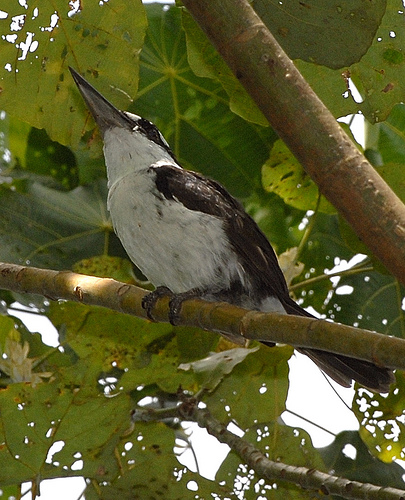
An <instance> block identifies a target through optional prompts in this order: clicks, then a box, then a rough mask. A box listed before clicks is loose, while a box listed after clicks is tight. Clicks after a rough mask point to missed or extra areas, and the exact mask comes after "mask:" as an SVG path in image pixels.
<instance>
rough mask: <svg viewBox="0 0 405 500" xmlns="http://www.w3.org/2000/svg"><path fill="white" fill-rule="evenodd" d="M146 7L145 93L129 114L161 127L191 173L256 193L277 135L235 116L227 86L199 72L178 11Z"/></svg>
mask: <svg viewBox="0 0 405 500" xmlns="http://www.w3.org/2000/svg"><path fill="white" fill-rule="evenodd" d="M146 8H147V13H148V20H149V29H148V32H147V36H146V39H145V45H144V48H143V50H142V53H141V68H140V85H139V92H138V95H137V99H136V100H135V102H134V103H133V104H132V105H131V106H130V108H129V110H130V111H132V112H134V113H136V114H138V115H141V116H145V117H146V118H148V119H149V120H151V121H153V122H154V123H156V125H157V126H158V128H159V129H160V130H161V131H162V133H163V135H164V136H165V137H166V139H167V140H168V142H169V144H170V145H171V147H172V149H173V151H174V152H175V154H176V155H177V157H178V159H179V161H180V163H181V164H182V165H183V166H184V167H185V168H189V169H192V170H197V171H199V172H202V173H203V174H205V175H207V176H210V177H213V178H214V179H215V180H217V181H219V182H222V183H223V184H225V185H226V186H227V187H228V188H229V190H230V191H231V192H232V193H233V194H234V195H235V196H246V195H248V194H250V193H251V191H252V190H253V189H255V188H256V187H257V186H258V185H259V181H260V168H261V166H262V164H263V163H264V161H265V160H266V158H267V156H268V152H269V148H270V147H271V144H272V142H273V141H274V140H275V134H274V133H273V132H272V131H271V130H270V129H269V128H268V127H266V128H260V127H255V126H254V125H252V124H250V123H247V122H246V121H245V120H242V119H241V118H239V117H238V116H236V115H235V114H233V113H231V112H230V111H229V105H228V98H227V96H226V94H225V93H224V92H223V90H222V87H221V85H220V84H219V83H218V82H217V81H216V80H212V79H207V78H201V77H199V76H196V75H195V74H194V73H193V71H192V69H191V68H190V65H189V63H188V61H187V58H186V56H185V54H186V51H187V48H186V40H185V36H184V32H183V31H182V27H181V14H180V10H179V9H178V8H175V7H171V8H170V9H165V10H163V9H162V8H161V6H160V5H158V4H154V5H148V6H147V7H146Z"/></svg>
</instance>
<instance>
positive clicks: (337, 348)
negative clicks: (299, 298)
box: [0, 263, 405, 370]
mask: <svg viewBox="0 0 405 500" xmlns="http://www.w3.org/2000/svg"><path fill="white" fill-rule="evenodd" d="M0 289H4V290H10V291H14V292H18V293H36V294H39V295H43V296H44V297H47V298H49V299H52V300H60V299H62V300H72V301H75V302H81V303H83V304H88V305H98V306H102V307H107V308H109V309H113V310H115V311H119V312H122V313H126V314H131V315H135V316H138V317H141V318H146V313H145V311H144V309H143V308H142V305H141V302H142V298H143V297H144V296H145V294H146V293H149V292H148V291H146V290H144V289H142V288H138V287H136V286H133V285H128V284H126V283H120V282H119V281H115V280H113V279H110V278H96V277H94V276H86V275H83V274H76V273H72V272H68V271H52V270H47V269H38V268H34V267H24V266H19V265H16V264H4V263H0ZM153 314H154V317H155V319H156V320H157V321H168V299H167V298H166V299H165V298H164V299H161V300H159V301H158V303H157V305H156V307H155V309H154V311H153ZM179 325H185V326H197V327H200V328H203V329H205V330H211V331H216V332H218V333H221V334H223V335H225V336H228V337H229V336H230V337H231V338H232V339H233V340H234V341H235V342H238V341H239V343H244V341H245V340H246V339H251V340H266V341H271V342H279V343H283V344H289V345H292V346H295V347H309V348H315V349H321V350H325V351H329V352H335V353H339V354H344V355H346V356H354V357H356V358H360V359H364V360H367V361H372V362H374V363H376V364H378V365H381V366H386V367H388V368H393V369H395V368H399V369H402V370H404V369H405V340H402V339H398V338H396V337H389V336H387V335H381V334H378V333H373V332H369V331H368V330H363V329H360V328H354V327H350V326H346V325H341V324H338V323H331V322H328V321H324V320H317V319H312V318H305V317H301V316H289V315H283V314H274V313H261V312H258V311H248V310H246V309H242V308H240V307H236V306H233V305H231V304H226V303H219V302H206V301H203V300H197V299H195V300H188V301H186V302H184V304H183V306H182V311H181V317H180V319H179Z"/></svg>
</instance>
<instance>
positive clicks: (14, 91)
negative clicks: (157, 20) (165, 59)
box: [0, 0, 146, 147]
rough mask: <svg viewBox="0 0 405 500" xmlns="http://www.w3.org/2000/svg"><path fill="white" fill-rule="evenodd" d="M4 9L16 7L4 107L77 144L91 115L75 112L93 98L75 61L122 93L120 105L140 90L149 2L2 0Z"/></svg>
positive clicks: (4, 50)
mask: <svg viewBox="0 0 405 500" xmlns="http://www.w3.org/2000/svg"><path fill="white" fill-rule="evenodd" d="M0 10H2V11H3V12H5V13H7V14H8V16H7V18H5V19H3V20H2V23H3V29H2V34H3V41H2V44H1V48H0V67H1V68H2V73H1V78H2V109H3V110H5V111H7V112H8V113H10V114H12V115H13V116H16V117H18V118H20V119H21V120H24V121H26V122H28V123H30V124H31V125H32V126H34V127H36V128H45V129H46V131H47V132H48V135H49V136H50V138H51V139H52V140H56V141H58V142H60V143H61V144H72V145H74V146H75V147H77V145H78V143H79V140H80V138H81V136H82V133H83V130H84V129H85V128H87V127H88V125H86V122H88V120H87V119H86V120H84V119H82V120H79V119H77V114H76V113H74V112H72V111H74V110H75V109H77V108H78V109H80V110H81V111H82V113H83V116H84V109H85V106H84V103H83V102H82V100H81V98H80V96H79V95H78V93H77V92H76V91H73V85H72V80H71V77H70V74H69V72H68V70H67V66H68V65H69V64H70V65H71V66H74V67H75V68H76V69H77V70H79V71H81V70H82V69H84V68H86V69H87V76H91V77H92V79H93V78H97V87H98V89H99V90H100V91H101V92H102V93H103V94H105V95H106V96H107V97H108V98H110V97H111V96H112V95H114V100H115V102H116V104H117V105H119V106H120V107H125V106H127V105H128V103H129V101H130V98H129V97H128V96H133V95H134V94H135V93H136V90H137V84H138V69H139V51H140V49H141V48H142V43H143V38H144V34H145V29H146V18H145V13H144V9H143V6H142V3H141V2H139V1H135V0H130V1H127V0H114V1H113V2H101V3H99V4H95V5H93V6H91V5H90V4H88V5H87V4H86V5H84V4H80V8H79V7H77V6H76V7H75V6H73V4H72V5H69V6H68V5H67V4H66V2H64V1H63V0H56V1H55V2H50V1H46V2H41V3H40V4H38V3H36V2H30V3H29V4H27V8H26V7H25V6H22V5H20V4H18V3H15V4H10V2H9V1H8V0H0ZM6 23H7V26H5V24H6ZM112 89H113V90H112ZM28 96H29V105H27V99H28ZM87 116H88V115H87Z"/></svg>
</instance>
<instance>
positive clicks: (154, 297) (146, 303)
mask: <svg viewBox="0 0 405 500" xmlns="http://www.w3.org/2000/svg"><path fill="white" fill-rule="evenodd" d="M163 297H169V299H170V300H171V299H172V298H173V297H174V293H173V292H172V291H171V290H170V288H167V286H158V287H157V288H156V290H154V291H153V292H150V293H148V295H145V297H144V298H143V299H142V307H143V308H144V309H145V311H146V315H147V316H148V318H149V319H150V320H151V321H155V318H154V317H153V314H152V311H153V309H154V308H155V306H156V302H157V301H158V300H159V299H162V298H163Z"/></svg>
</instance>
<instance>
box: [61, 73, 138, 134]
mask: <svg viewBox="0 0 405 500" xmlns="http://www.w3.org/2000/svg"><path fill="white" fill-rule="evenodd" d="M69 71H70V73H71V74H72V77H73V80H74V81H75V83H76V85H77V88H78V89H79V90H80V93H81V94H82V96H83V99H84V101H85V103H86V105H87V107H88V109H89V111H90V113H91V114H92V115H93V118H94V121H95V122H96V123H97V125H98V127H99V129H100V131H101V133H102V134H103V135H104V133H105V132H106V130H108V129H110V128H113V127H125V128H132V127H133V123H132V121H131V119H130V118H129V117H128V116H127V115H126V114H125V113H123V112H122V111H120V110H119V109H117V108H116V107H115V106H113V105H112V104H111V103H110V102H108V101H107V99H106V98H105V97H104V96H102V95H101V94H100V92H98V91H97V90H96V89H95V88H94V87H93V86H92V85H90V83H89V82H88V81H87V80H85V79H84V78H83V77H82V76H81V75H79V73H78V72H77V71H75V70H74V69H73V68H71V67H70V66H69ZM131 125H132V126H131Z"/></svg>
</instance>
